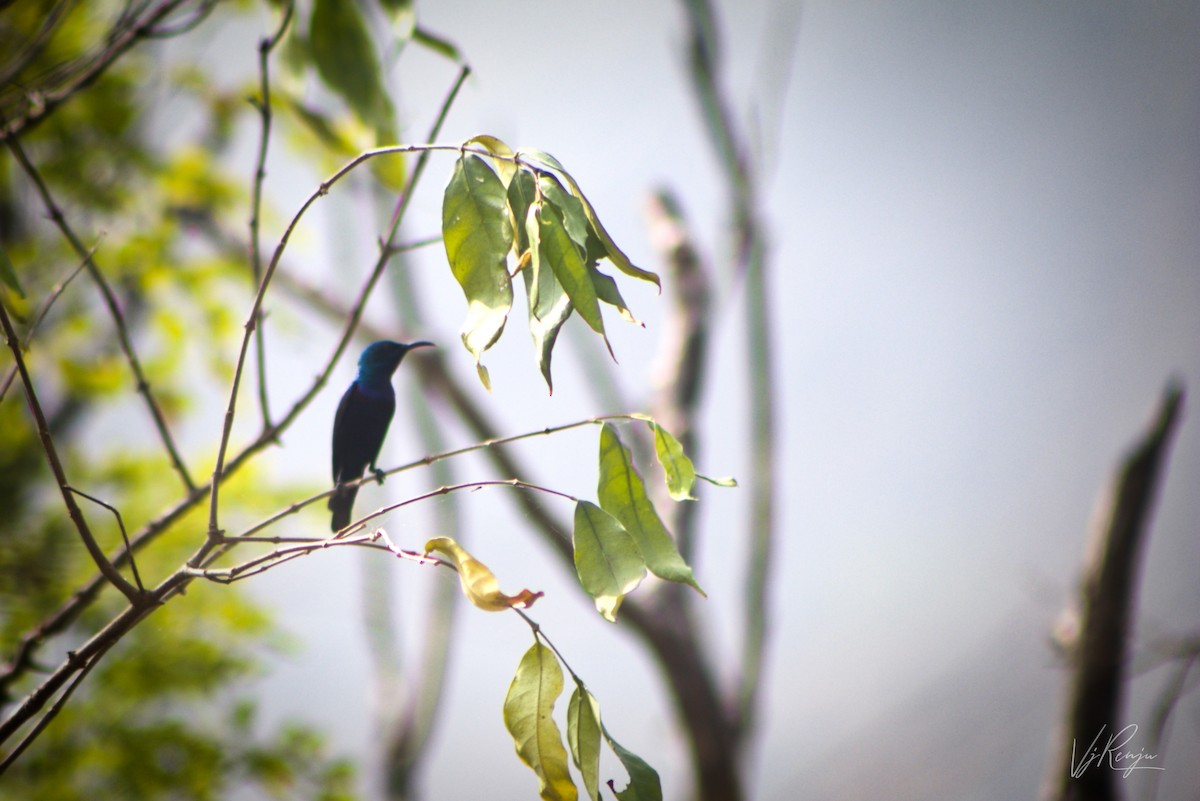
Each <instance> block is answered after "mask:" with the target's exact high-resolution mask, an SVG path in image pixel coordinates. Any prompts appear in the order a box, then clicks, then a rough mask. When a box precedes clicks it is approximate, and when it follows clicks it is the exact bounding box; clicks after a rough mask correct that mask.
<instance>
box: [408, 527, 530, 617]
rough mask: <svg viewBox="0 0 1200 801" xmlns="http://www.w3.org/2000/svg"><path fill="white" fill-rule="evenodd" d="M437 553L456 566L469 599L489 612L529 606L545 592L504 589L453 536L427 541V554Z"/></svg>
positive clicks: (464, 591)
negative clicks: (503, 591)
mask: <svg viewBox="0 0 1200 801" xmlns="http://www.w3.org/2000/svg"><path fill="white" fill-rule="evenodd" d="M434 552H436V553H440V554H442V555H443V556H445V557H446V561H447V562H449V563H450V564H452V565H454V569H455V570H457V571H458V580H459V582H460V583H461V584H462V589H463V593H464V594H465V595H466V596H467V599H468V600H469V601H470V602H471V603H473V604H475V605H476V606H478V607H479V608H480V609H483V610H484V611H486V612H501V611H503V610H505V609H509V608H512V607H516V608H518V609H525V608H527V607H530V606H532V605H533V602H534V601H536V600H537V599H538V598H541V597H542V593H540V592H531V591H529V590H521V591H520V592H518V593H517V594H516V595H505V594H504V593H502V592H500V582H499V581H498V580H497V579H496V575H495V574H494V573H492V571H491V570H489V569H488V568H487V565H485V564H483V562H480V561H479V560H478V559H476V558H475V557H473V556H471V554H469V553H467V550H466V549H465V548H463V547H462V546H461V545H459V544H458V543H457V542H455V541H454V540H452V539H450V538H449V537H435V538H434V539H431V540H430V541H429V542H427V543H425V553H426V555H428V554H431V553H434Z"/></svg>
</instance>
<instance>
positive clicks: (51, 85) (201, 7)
mask: <svg viewBox="0 0 1200 801" xmlns="http://www.w3.org/2000/svg"><path fill="white" fill-rule="evenodd" d="M212 5H213V2H212V0H163V2H160V3H157V4H156V5H154V6H153V7H150V6H149V5H148V4H144V3H139V4H138V6H139V7H138V8H136V9H134V8H133V6H132V4H130V6H129V7H127V8H126V9H125V12H124V13H122V14H121V16H120V18H119V19H118V20H117V22H116V23H115V24H114V25H113V27H112V29H111V30H110V31H109V33H108V35H107V36H106V41H105V42H104V44H103V45H102V46H101V48H100V49H99V50H98V51H97V52H96V53H93V54H91V55H88V56H81V57H79V58H77V59H73V60H71V61H69V62H66V63H63V64H60V65H58V66H57V67H56V68H55V69H53V70H51V71H50V72H49V73H48V74H47V75H46V76H44V77H43V78H42V83H41V84H40V85H38V86H20V85H18V84H16V83H15V82H10V81H5V82H4V83H3V84H0V87H2V90H0V140H8V139H11V138H13V137H16V136H20V135H21V134H23V133H24V132H26V131H28V130H29V129H31V128H32V127H33V126H35V125H37V124H38V123H39V122H41V121H42V120H44V119H45V118H46V117H48V116H49V115H50V114H51V113H52V112H53V111H54V110H55V109H57V108H58V107H59V106H60V105H62V104H63V103H64V102H66V101H67V100H69V99H70V98H71V97H72V96H73V95H74V94H75V93H76V92H79V91H80V90H82V89H84V88H86V87H88V86H90V85H91V84H92V83H93V82H94V81H95V80H96V79H97V78H99V77H100V76H101V75H103V74H104V73H105V72H106V71H107V70H108V68H109V67H111V66H112V65H113V63H114V62H116V61H117V59H119V58H121V56H123V55H125V53H126V52H128V51H129V50H130V49H131V48H132V47H133V46H134V45H136V44H138V43H139V42H140V41H142V40H144V39H150V38H155V37H162V36H164V35H172V34H173V33H174V32H179V31H172V30H169V29H167V28H165V27H163V24H164V23H165V22H166V21H167V19H168V18H170V17H171V16H172V15H173V14H174V13H175V12H177V11H179V10H181V9H184V8H187V7H189V6H191V7H195V8H196V9H198V11H197V14H196V18H202V17H203V15H204V14H206V13H207V11H208V10H209V9H211V8H212ZM130 12H132V13H130ZM14 77H15V75H14Z"/></svg>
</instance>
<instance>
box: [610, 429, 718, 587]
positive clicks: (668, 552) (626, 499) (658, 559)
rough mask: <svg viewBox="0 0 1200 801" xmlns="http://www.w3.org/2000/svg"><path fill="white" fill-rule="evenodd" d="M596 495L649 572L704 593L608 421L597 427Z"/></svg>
mask: <svg viewBox="0 0 1200 801" xmlns="http://www.w3.org/2000/svg"><path fill="white" fill-rule="evenodd" d="M597 494H598V495H599V498H600V508H602V509H603V510H604V511H606V512H608V513H609V514H611V515H612V516H613V517H615V518H616V519H617V520H619V521H621V525H623V526H624V527H625V530H626V531H628V532H629V534H630V535H631V536H632V537H633V539H634V542H636V543H637V545H638V548H640V549H641V552H642V556H643V557H645V559H646V566H647V567H649V568H650V572H651V573H653V574H654V575H656V576H658V577H659V578H663V579H666V580H668V581H678V582H682V583H684V584H688V585H690V586H692V587H694V588H695V589H696V590H697V591H698V592H699V593H700V594H701V595H703V594H704V590H702V589H700V585H699V584H697V583H696V579H695V577H694V576H693V575H692V569H691V568H690V567H688V564H687V562H685V561H684V560H683V557H682V556H680V554H679V550H678V549H677V548H676V547H675V541H674V540H673V539H671V535H670V534H669V533H668V532H667V529H666V527H665V526H664V525H663V523H662V520H661V519H660V518H659V516H658V512H657V511H655V509H654V504H652V503H651V502H650V498H649V497H648V496H647V495H646V485H645V483H644V482H643V481H642V477H641V475H640V474H639V473H638V471H637V469H636V468H635V467H634V466H633V456H632V455H631V454H630V453H629V449H628V448H626V447H625V445H624V444H623V443H622V442H621V439H620V437H618V436H617V432H616V429H615V428H613V427H612V425H611V424H609V423H605V424H604V425H603V426H601V428H600V485H599V487H598V492H597Z"/></svg>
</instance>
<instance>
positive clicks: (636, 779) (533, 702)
mask: <svg viewBox="0 0 1200 801" xmlns="http://www.w3.org/2000/svg"><path fill="white" fill-rule="evenodd" d="M572 678H573V679H574V682H575V690H574V691H573V692H572V693H571V698H570V701H569V702H568V704H567V745H568V747H569V748H570V753H571V762H572V763H573V764H574V765H575V768H576V770H577V771H578V772H579V775H580V778H581V779H582V780H583V787H584V792H585V793H586V796H587V798H590V799H592V801H600V779H601V765H600V757H601V752H602V748H601V741H602V740H603V741H604V742H605V743H607V744H608V747H609V748H610V749H611V750H612V752H613V754H615V755H616V757H617V759H618V760H619V761H620V763H621V765H622V767H623V768H624V769H625V771H626V773H627V774H628V776H629V781H628V784H627V785H626V787H625V788H624V789H622V790H617V789H616V787H615V780H613V779H609V780H607V782H606V783H607V784H608V786H609V788H610V789H612V791H613V792H614V793H615V794H616V796H617V798H618V799H619V801H662V786H661V784H660V782H659V778H658V773H657V772H656V771H655V770H654V769H653V768H651V767H650V766H649V765H648V764H647V763H646V762H645V760H643V759H642V758H641V757H639V756H637V755H636V754H634V753H633V752H632V751H629V750H628V749H626V748H623V747H622V746H621V745H620V744H619V743H618V742H617V741H616V740H614V739H613V737H612V735H611V734H609V732H608V729H607V728H606V727H605V726H604V723H603V722H602V721H601V719H600V703H599V701H597V700H596V697H595V696H594V695H592V694H591V693H590V692H589V691H588V689H587V687H586V686H584V683H583V682H582V681H581V680H580V679H579V677H578V676H575V675H574V674H572ZM562 691H563V674H562V668H561V667H559V661H558V657H557V656H556V655H555V653H554V651H553V650H552V649H551V648H549V647H547V646H546V645H545V644H543V643H542V642H541V641H537V642H535V643H534V644H533V645H532V646H531V647H530V648H529V650H528V651H526V652H525V655H524V656H523V657H521V662H520V664H519V665H518V666H517V673H516V675H515V676H513V680H512V683H511V684H510V685H509V688H508V694H507V696H505V699H504V725H505V726H506V727H507V728H508V732H509V734H510V735H512V738H513V742H514V743H515V744H516V749H517V755H518V756H519V757H520V758H521V760H522V761H523V762H524V763H525V764H526V765H528V766H529V767H530V768H531V769H532V770H533V772H534V773H535V774H536V775H537V778H538V793H539V795H540V797H541V798H543V799H545V801H575V799H577V798H578V797H579V790H578V788H577V786H576V784H575V780H574V778H573V777H572V775H571V769H570V766H569V765H568V763H567V749H566V748H564V747H563V738H562V733H561V731H560V730H559V727H558V724H557V723H556V722H555V720H554V704H555V702H556V701H557V700H558V698H559V696H560V695H562Z"/></svg>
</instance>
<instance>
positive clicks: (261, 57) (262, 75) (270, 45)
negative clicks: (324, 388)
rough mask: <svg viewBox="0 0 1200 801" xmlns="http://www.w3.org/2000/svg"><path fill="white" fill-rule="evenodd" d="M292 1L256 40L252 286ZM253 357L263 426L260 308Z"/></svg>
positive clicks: (266, 420)
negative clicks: (275, 75) (275, 63)
mask: <svg viewBox="0 0 1200 801" xmlns="http://www.w3.org/2000/svg"><path fill="white" fill-rule="evenodd" d="M295 8H296V4H295V2H288V4H287V6H286V7H285V8H284V10H283V18H282V19H281V20H280V22H279V27H278V28H277V29H276V30H275V33H274V34H272V35H271V36H266V37H263V38H262V39H261V40H260V41H259V43H258V85H259V88H258V91H259V97H258V98H256V99H254V100H252V101H251V102H252V103H253V104H254V107H255V108H256V109H258V116H259V132H258V156H257V158H256V160H255V163H254V178H253V180H252V182H251V189H250V223H249V225H250V275H251V277H252V278H253V280H254V286H256V287H257V286H258V285H259V284H261V283H262V245H261V243H260V242H259V236H258V234H259V221H260V219H261V215H262V190H263V181H265V180H266V178H267V167H266V165H267V148H268V147H269V146H270V143H271V81H270V71H269V68H270V61H271V51H272V50H274V49H275V46H276V45H278V44H279V41H280V40H281V39H283V36H284V34H285V33H287V30H288V26H289V25H291V22H292V15H293V12H294V11H295ZM254 359H255V363H256V364H257V366H258V405H259V408H260V409H261V410H262V424H263V428H267V427H269V426H270V425H271V407H270V404H269V402H268V398H267V348H266V342H265V335H264V333H263V313H262V310H261V309H260V310H259V313H258V320H257V321H256V322H255V324H254Z"/></svg>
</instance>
